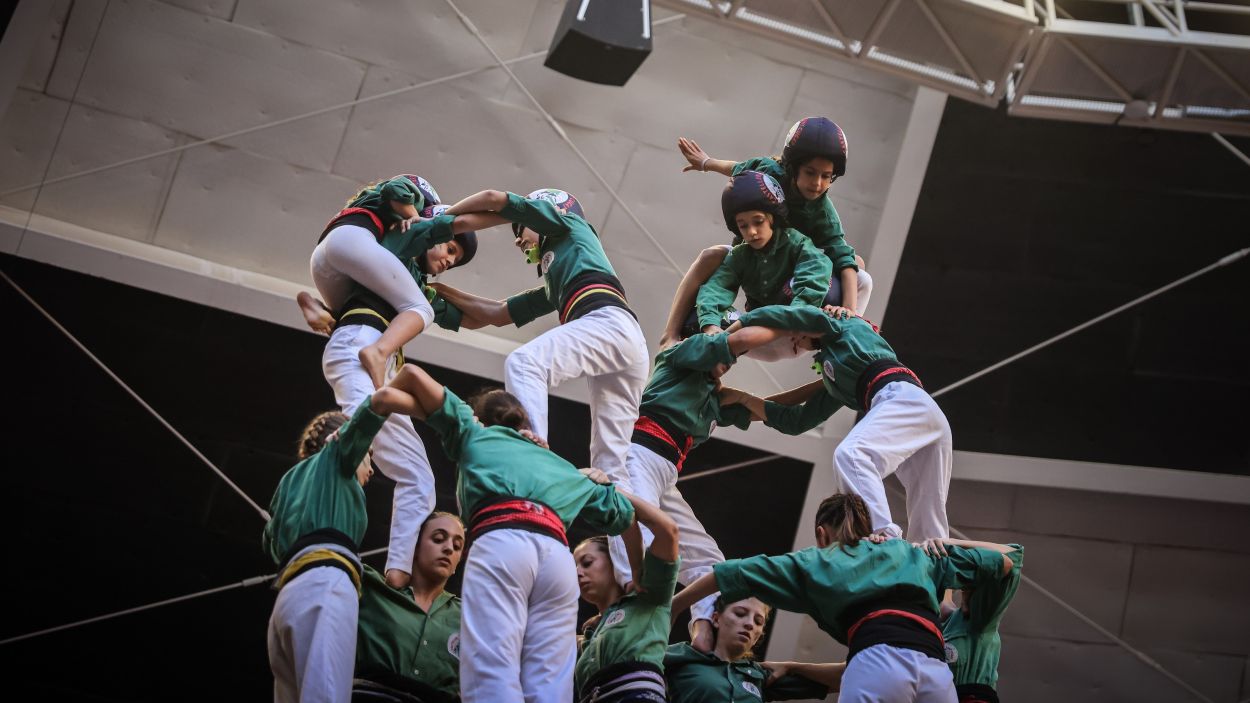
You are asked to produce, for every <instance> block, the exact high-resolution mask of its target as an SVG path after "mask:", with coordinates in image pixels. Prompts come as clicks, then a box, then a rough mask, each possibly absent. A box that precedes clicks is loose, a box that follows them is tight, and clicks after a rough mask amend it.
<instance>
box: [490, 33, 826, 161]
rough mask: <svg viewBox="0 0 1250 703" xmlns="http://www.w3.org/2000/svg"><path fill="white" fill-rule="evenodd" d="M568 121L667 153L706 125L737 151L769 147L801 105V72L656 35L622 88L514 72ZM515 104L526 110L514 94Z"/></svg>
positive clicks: (543, 71) (532, 70) (527, 69)
mask: <svg viewBox="0 0 1250 703" xmlns="http://www.w3.org/2000/svg"><path fill="white" fill-rule="evenodd" d="M513 70H514V71H515V72H516V74H517V76H518V77H519V78H520V79H521V81H522V82H523V83H524V84H525V85H526V87H528V88H529V90H530V91H531V92H532V93H533V94H534V96H535V97H536V98H537V99H538V101H539V102H540V103H542V105H543V106H544V107H545V108H546V109H547V110H548V111H550V112H551V114H553V115H555V116H556V117H557V118H559V119H560V120H562V121H565V122H570V123H572V124H577V125H582V126H593V127H594V128H595V129H600V130H605V131H615V132H620V133H621V134H625V135H627V136H629V137H631V138H633V139H635V140H637V141H640V142H644V143H647V144H651V145H652V146H658V147H661V148H667V147H669V146H670V145H671V144H673V143H675V142H676V140H677V136H678V135H680V134H685V133H687V132H688V131H689V130H691V129H696V128H697V127H698V126H699V125H709V124H715V125H716V131H717V132H718V133H720V134H724V135H725V137H726V139H727V141H729V142H731V143H734V144H744V145H747V144H752V145H754V144H768V143H770V142H771V141H772V139H773V134H774V132H775V131H776V128H777V124H778V122H779V120H780V119H781V117H782V115H783V114H784V113H785V110H786V109H787V108H788V107H789V106H790V102H791V100H793V98H794V93H795V89H796V88H797V86H798V82H799V79H800V77H801V75H802V71H801V70H799V69H797V68H794V67H792V66H786V65H783V64H779V63H777V62H775V61H771V60H768V59H765V58H763V57H761V56H759V55H757V54H753V53H751V52H749V51H748V50H746V49H742V48H738V47H735V46H730V45H725V44H720V43H716V42H712V41H708V40H706V39H702V38H696V37H690V36H683V35H681V34H680V33H679V32H678V31H677V28H676V25H665V26H663V27H660V28H658V29H657V30H656V42H655V48H654V50H653V51H652V53H651V56H650V57H648V58H647V60H646V62H644V63H643V64H642V67H641V68H639V69H638V72H637V73H635V74H634V76H633V77H632V78H631V79H630V81H629V83H628V85H626V86H625V87H623V88H617V87H614V86H604V85H596V84H593V83H587V82H585V81H580V80H578V79H576V78H569V77H568V76H564V75H562V74H559V73H556V72H555V71H552V70H551V69H548V68H545V67H543V66H541V65H533V64H528V63H527V64H522V65H518V66H516V67H515V68H514V69H513ZM507 99H508V100H509V101H511V102H514V103H517V104H526V103H527V102H528V101H527V100H526V99H525V97H524V96H523V95H521V94H520V92H519V91H516V90H515V89H510V90H509V92H508V98H507Z"/></svg>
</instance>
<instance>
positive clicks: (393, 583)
mask: <svg viewBox="0 0 1250 703" xmlns="http://www.w3.org/2000/svg"><path fill="white" fill-rule="evenodd" d="M411 580H412V575H411V574H409V573H407V572H405V571H400V570H399V569H387V570H386V585H388V586H390V587H391V588H404V587H405V586H407V585H408V582H409V581H411Z"/></svg>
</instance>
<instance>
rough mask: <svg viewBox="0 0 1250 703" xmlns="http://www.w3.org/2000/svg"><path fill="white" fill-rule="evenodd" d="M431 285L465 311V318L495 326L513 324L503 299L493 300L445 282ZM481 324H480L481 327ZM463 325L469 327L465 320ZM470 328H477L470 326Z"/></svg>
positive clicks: (448, 300)
mask: <svg viewBox="0 0 1250 703" xmlns="http://www.w3.org/2000/svg"><path fill="white" fill-rule="evenodd" d="M430 287H431V288H433V289H434V290H435V291H436V292H437V293H438V294H439V295H441V296H443V298H444V299H446V300H447V302H449V303H451V304H452V305H455V306H456V307H458V308H460V310H461V311H462V312H464V317H465V320H470V319H471V320H473V321H474V322H478V323H481V324H486V325H494V326H495V327H502V326H504V325H510V324H512V315H511V314H510V313H509V312H508V305H507V303H505V302H504V301H502V300H491V299H490V298H483V297H482V296H480V295H473V294H472V293H466V292H464V291H462V290H460V289H458V288H452V287H451V286H449V285H447V284H445V283H431V284H430ZM481 324H479V325H478V326H479V327H480V326H481ZM461 326H465V327H468V325H466V324H465V323H464V322H462V323H461ZM469 329H475V328H473V327H469Z"/></svg>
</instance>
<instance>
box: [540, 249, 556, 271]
mask: <svg viewBox="0 0 1250 703" xmlns="http://www.w3.org/2000/svg"><path fill="white" fill-rule="evenodd" d="M555 260H556V253H555V252H554V251H549V252H547V253H546V254H543V259H542V269H543V275H544V276H545V275H547V269H549V268H551V264H552V263H554V262H555Z"/></svg>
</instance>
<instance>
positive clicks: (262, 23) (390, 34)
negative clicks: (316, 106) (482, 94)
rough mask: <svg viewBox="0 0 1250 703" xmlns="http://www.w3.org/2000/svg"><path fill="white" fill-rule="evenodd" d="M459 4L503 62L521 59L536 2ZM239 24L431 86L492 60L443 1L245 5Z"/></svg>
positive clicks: (303, 0) (281, 0) (257, 1)
mask: <svg viewBox="0 0 1250 703" xmlns="http://www.w3.org/2000/svg"><path fill="white" fill-rule="evenodd" d="M456 4H457V5H458V6H459V7H460V9H461V10H463V11H464V12H465V14H467V15H469V16H470V17H471V18H472V19H473V22H474V24H476V25H477V27H478V29H479V30H481V31H482V33H483V34H484V35H485V36H486V37H487V39H488V40H489V41H490V42H491V45H492V46H494V47H495V51H498V52H499V54H500V55H501V56H502V57H503V58H505V59H507V58H511V57H513V56H515V55H516V54H517V53H518V52H519V51H520V48H521V40H522V39H523V36H524V35H523V34H521V33H520V32H518V31H517V28H525V27H527V26H528V25H529V21H530V16H531V15H532V14H533V12H534V5H535V2H534V0H509V2H489V1H487V0H458V1H457V3H456ZM234 21H235V22H236V23H239V24H241V25H245V26H249V27H253V28H255V29H257V30H259V31H261V32H264V33H267V34H273V35H276V36H279V37H283V38H286V39H290V40H292V41H296V42H300V43H301V44H307V45H309V46H314V47H317V48H320V49H324V50H326V51H330V52H334V53H336V54H342V55H344V56H351V57H353V58H356V59H359V60H360V61H365V62H368V63H371V64H378V65H381V66H388V67H391V68H397V69H400V70H403V71H405V72H408V73H411V74H413V75H416V76H420V77H421V78H427V79H428V78H437V77H439V76H443V75H447V74H449V73H455V72H457V71H463V70H466V69H469V68H474V67H476V66H480V65H483V64H486V63H490V62H491V60H492V59H491V57H490V54H488V53H487V52H486V51H485V50H484V49H482V47H481V45H480V44H478V42H477V40H475V39H474V38H473V37H472V35H470V34H469V32H468V31H467V30H466V29H465V27H464V25H463V24H461V22H460V20H459V19H458V18H457V17H456V15H455V13H454V12H452V10H451V8H450V7H448V5H447V3H446V2H444V1H443V0H370V2H367V3H359V2H342V1H341V0H240V2H239V7H238V10H237V11H236V12H235V17H234ZM544 48H545V47H544Z"/></svg>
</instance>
